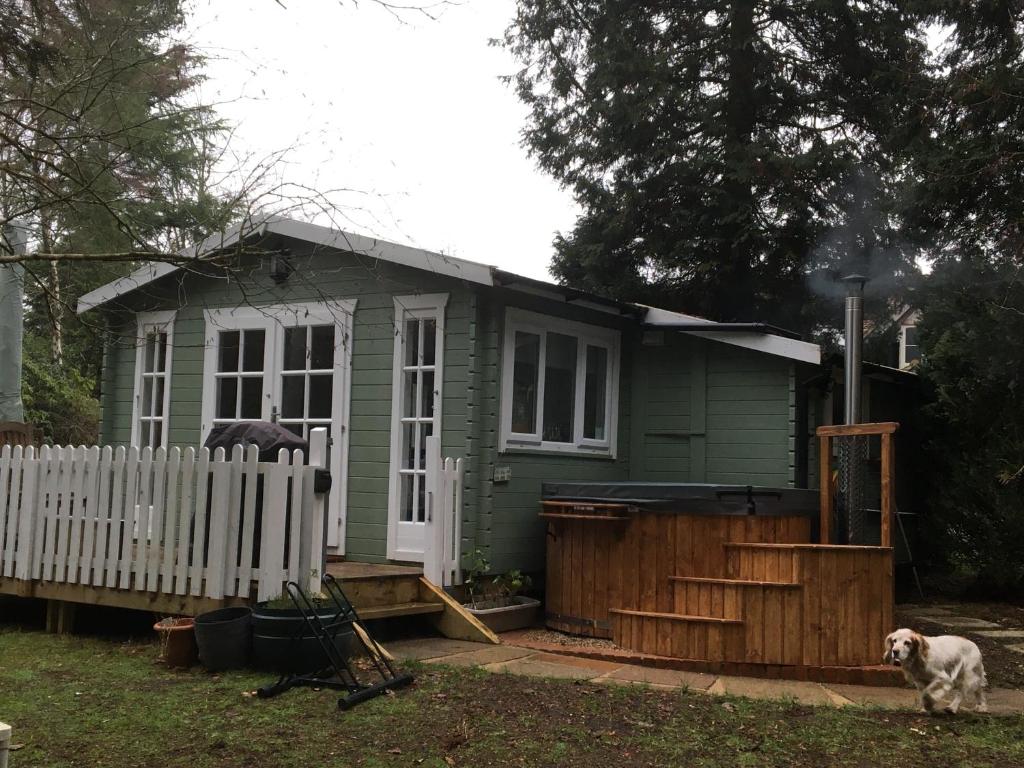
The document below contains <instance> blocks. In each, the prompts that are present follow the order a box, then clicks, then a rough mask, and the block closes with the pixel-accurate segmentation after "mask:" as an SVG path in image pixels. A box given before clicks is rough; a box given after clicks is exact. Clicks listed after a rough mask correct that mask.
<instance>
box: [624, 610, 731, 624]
mask: <svg viewBox="0 0 1024 768" xmlns="http://www.w3.org/2000/svg"><path fill="white" fill-rule="evenodd" d="M608 613H617V614H620V615H622V616H638V617H640V618H645V619H666V620H668V621H690V622H695V623H699V624H742V623H743V619H724V618H722V617H721V616H691V615H689V614H685V613H661V612H659V611H633V610H629V609H627V608H609V609H608Z"/></svg>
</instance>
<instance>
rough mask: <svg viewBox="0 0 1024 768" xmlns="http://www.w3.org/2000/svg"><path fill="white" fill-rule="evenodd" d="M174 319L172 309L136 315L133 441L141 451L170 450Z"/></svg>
mask: <svg viewBox="0 0 1024 768" xmlns="http://www.w3.org/2000/svg"><path fill="white" fill-rule="evenodd" d="M174 317H175V312H174V311H173V310H171V311H167V312H140V313H139V314H138V315H137V320H136V344H135V393H134V398H133V400H132V403H133V405H132V436H131V441H132V445H134V446H137V447H139V448H146V447H149V448H153V449H156V448H161V447H163V448H166V447H167V432H168V428H169V427H170V405H171V358H172V350H173V348H174V347H173V345H174Z"/></svg>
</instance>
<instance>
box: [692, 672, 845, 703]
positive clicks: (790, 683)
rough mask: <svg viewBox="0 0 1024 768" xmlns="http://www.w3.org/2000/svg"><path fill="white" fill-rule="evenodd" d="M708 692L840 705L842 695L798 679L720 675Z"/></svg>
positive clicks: (719, 694) (720, 694)
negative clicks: (764, 678)
mask: <svg viewBox="0 0 1024 768" xmlns="http://www.w3.org/2000/svg"><path fill="white" fill-rule="evenodd" d="M708 693H710V694H714V695H718V696H722V695H728V696H745V697H747V698H750V699H795V700H796V701H798V702H800V703H801V704H812V705H821V704H829V705H832V706H842V705H843V704H844V703H847V704H848V703H849V701H846V702H844V701H843V700H842V697H837V696H834V695H830V693H831V692H830V691H828V690H827V689H826V688H825V687H824V686H823V685H820V684H818V683H809V682H806V681H800V680H763V679H760V678H754V677H729V676H727V675H722V676H721V677H719V678H718V679H717V680H716V681H715V682H714V684H713V685H712V686H711V687H710V688H708Z"/></svg>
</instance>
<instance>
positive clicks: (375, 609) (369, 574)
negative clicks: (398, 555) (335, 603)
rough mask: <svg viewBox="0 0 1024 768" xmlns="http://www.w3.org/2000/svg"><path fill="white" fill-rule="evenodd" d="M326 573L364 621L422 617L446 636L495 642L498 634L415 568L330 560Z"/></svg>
mask: <svg viewBox="0 0 1024 768" xmlns="http://www.w3.org/2000/svg"><path fill="white" fill-rule="evenodd" d="M327 572H328V573H329V574H331V575H332V576H334V578H336V579H337V580H338V581H339V582H340V583H341V588H342V589H343V590H344V592H345V595H346V596H347V597H348V599H349V600H351V601H352V605H354V606H355V608H356V610H357V611H358V612H359V616H360V618H362V619H364V620H366V621H376V620H379V619H394V618H401V617H416V616H418V617H422V619H423V620H425V621H429V622H430V623H431V624H433V626H434V627H435V628H436V629H437V630H438V631H439V632H440V633H441V634H443V635H444V636H445V637H450V638H453V639H457V640H472V641H474V642H478V643H497V642H498V638H497V636H496V635H495V634H494V633H493V632H491V631H490V630H489V629H488V628H487V627H485V626H484V625H483V624H481V623H480V622H479V621H478V620H477V619H476V617H474V616H472V615H471V614H469V613H468V612H467V611H465V610H464V609H463V608H462V606H461V605H460V604H459V603H458V602H457V601H456V600H453V599H452V598H451V597H450V596H449V595H448V594H446V593H445V592H444V591H443V590H441V589H439V588H438V587H437V586H435V585H433V584H431V583H430V582H429V581H427V579H425V578H424V577H423V571H422V569H420V568H417V567H410V566H402V565H391V564H381V565H378V564H374V563H354V562H348V561H343V562H339V561H333V562H328V563H327Z"/></svg>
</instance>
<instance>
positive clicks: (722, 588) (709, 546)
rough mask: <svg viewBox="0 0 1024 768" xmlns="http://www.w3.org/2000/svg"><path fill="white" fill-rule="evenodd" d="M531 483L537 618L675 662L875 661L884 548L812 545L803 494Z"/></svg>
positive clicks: (888, 604) (884, 588) (813, 495)
mask: <svg viewBox="0 0 1024 768" xmlns="http://www.w3.org/2000/svg"><path fill="white" fill-rule="evenodd" d="M544 491H545V493H544V497H545V498H544V501H543V510H542V512H541V515H542V517H543V518H544V519H545V521H546V522H547V529H548V530H547V534H548V535H547V579H546V609H545V610H546V623H547V626H548V627H550V628H552V629H556V630H559V631H562V632H568V633H572V634H578V635H587V636H591V637H602V638H611V639H613V640H614V641H615V642H616V644H617V645H619V646H621V647H623V648H628V649H632V650H636V651H640V652H643V653H648V654H655V655H660V656H671V657H676V658H685V659H700V660H706V661H731V662H741V663H759V664H781V665H819V666H820V665H864V664H877V663H878V660H877V658H876V657H877V656H878V644H879V642H880V639H881V638H882V637H884V632H883V627H888V626H889V623H890V622H891V618H892V550H891V548H888V547H847V546H828V545H820V544H815V543H814V541H815V538H816V535H817V530H816V529H817V518H818V493H817V492H816V491H804V490H799V489H770V488H752V489H750V491H751V492H750V493H749V495H748V489H747V488H746V487H737V486H714V485H692V484H687V485H650V484H639V483H620V484H615V485H603V486H595V485H592V484H590V485H577V484H547V485H545V488H544ZM886 631H887V630H886Z"/></svg>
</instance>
